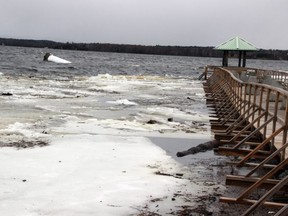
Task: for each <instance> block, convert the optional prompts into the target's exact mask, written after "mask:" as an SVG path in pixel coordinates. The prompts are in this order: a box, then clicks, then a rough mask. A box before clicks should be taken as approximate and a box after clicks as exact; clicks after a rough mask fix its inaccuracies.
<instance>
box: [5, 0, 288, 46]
mask: <svg viewBox="0 0 288 216" xmlns="http://www.w3.org/2000/svg"><path fill="white" fill-rule="evenodd" d="M0 3H1V6H0V23H1V24H0V37H11V38H25V39H48V40H54V41H61V42H95V43H97V42H99V43H121V44H142V45H179V46H217V45H219V44H221V43H222V42H225V41H226V40H228V39H230V38H233V37H235V36H240V37H242V38H244V39H246V40H247V41H249V42H251V43H252V44H254V45H255V46H256V47H258V48H264V49H288V0H241V1H240V0H0Z"/></svg>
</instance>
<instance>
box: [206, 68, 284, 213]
mask: <svg viewBox="0 0 288 216" xmlns="http://www.w3.org/2000/svg"><path fill="white" fill-rule="evenodd" d="M202 77H203V78H205V79H206V82H205V83H204V90H205V92H206V100H207V106H208V107H209V108H211V117H212V119H211V121H210V122H211V128H212V131H213V133H214V136H215V139H216V140H219V141H220V143H221V145H220V146H219V147H218V148H217V149H215V152H216V153H217V154H222V155H227V156H233V161H231V164H232V166H233V167H234V168H235V169H237V170H238V171H240V173H242V174H241V175H239V174H237V175H228V176H226V184H227V185H237V186H240V187H241V188H242V192H241V193H240V194H239V195H238V196H237V197H221V198H220V201H222V202H229V203H238V204H247V205H248V207H247V210H246V211H245V212H244V213H243V214H242V215H243V216H246V215H250V214H251V213H252V212H253V211H257V209H258V208H259V207H260V206H262V205H265V206H269V207H273V208H275V212H276V214H275V215H277V216H280V215H281V216H282V215H283V216H284V215H288V137H287V130H288V91H287V87H288V73H286V72H281V71H267V70H260V69H253V68H243V67H242V68H241V67H225V68H222V67H215V66H207V67H206V69H205V73H204V74H203V76H202ZM244 167H245V168H244ZM260 188H261V191H263V190H264V191H265V193H263V195H262V196H261V198H258V199H257V198H255V197H256V196H254V195H253V193H255V192H256V191H257V190H258V189H260ZM270 215H271V214H270Z"/></svg>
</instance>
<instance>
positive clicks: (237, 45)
mask: <svg viewBox="0 0 288 216" xmlns="http://www.w3.org/2000/svg"><path fill="white" fill-rule="evenodd" d="M214 49H216V50H223V51H224V53H223V60H222V66H223V67H227V66H228V56H229V51H239V61H238V67H241V62H242V59H243V62H242V67H246V52H247V51H257V50H258V48H256V47H255V46H254V45H252V44H251V43H249V42H247V41H246V40H244V39H242V38H240V37H238V36H237V37H235V38H232V39H230V40H228V41H226V42H224V43H222V44H220V45H219V46H216V47H215V48H214Z"/></svg>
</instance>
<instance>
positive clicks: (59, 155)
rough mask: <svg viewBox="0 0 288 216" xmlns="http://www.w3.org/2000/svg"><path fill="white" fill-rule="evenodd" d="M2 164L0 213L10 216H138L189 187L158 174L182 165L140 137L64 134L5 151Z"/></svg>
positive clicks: (176, 170) (1, 158)
mask: <svg viewBox="0 0 288 216" xmlns="http://www.w3.org/2000/svg"><path fill="white" fill-rule="evenodd" d="M79 127H81V126H80V125H79ZM0 163H1V164H6V166H1V168H0V171H1V180H0V184H1V188H2V190H1V193H0V197H1V202H0V214H1V215H6V216H12V215H13V216H14V215H15V216H16V215H55V216H57V215H59V216H60V215H61V216H63V215H107V216H109V215H111V216H112V215H128V214H132V215H133V214H135V211H136V210H135V209H137V206H141V205H143V201H145V200H148V199H149V198H151V197H165V196H169V197H172V195H173V192H174V193H175V192H176V191H177V190H179V189H181V185H183V184H188V181H187V180H185V179H176V178H172V177H169V176H168V177H167V176H160V175H155V172H156V171H161V172H166V173H172V174H175V173H177V172H181V166H180V165H179V164H178V163H177V162H175V161H174V160H173V159H171V158H170V157H169V156H167V155H166V153H165V152H164V151H163V150H162V149H160V148H159V147H157V146H155V145H154V144H152V143H151V142H150V141H149V140H148V139H147V138H144V137H137V136H134V137H133V136H129V137H126V136H107V135H89V134H69V135H61V136H59V137H53V138H52V139H51V143H50V145H49V146H47V147H42V148H40V147H36V148H32V149H24V150H16V149H13V148H2V149H1V152H0ZM189 190H190V191H191V190H192V191H193V190H194V191H196V188H193V187H191V188H190V189H189ZM165 210H166V211H168V209H162V211H165Z"/></svg>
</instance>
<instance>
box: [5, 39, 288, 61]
mask: <svg viewBox="0 0 288 216" xmlns="http://www.w3.org/2000/svg"><path fill="white" fill-rule="evenodd" d="M1 44H2V45H6V46H20V47H39V48H44V47H47V48H52V49H66V50H83V51H98V52H117V53H137V54H154V55H178V56H198V57H222V52H221V51H219V50H215V49H214V47H200V46H159V45H157V46H144V45H129V44H109V43H73V42H71V43H70V42H67V43H60V42H55V41H49V40H27V39H11V38H0V45H1ZM230 55H231V56H232V57H233V56H234V57H236V56H237V52H230ZM247 58H251V59H256V58H257V59H271V60H288V50H274V49H273V50H272V49H269V50H264V49H260V50H259V51H257V52H248V53H247Z"/></svg>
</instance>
